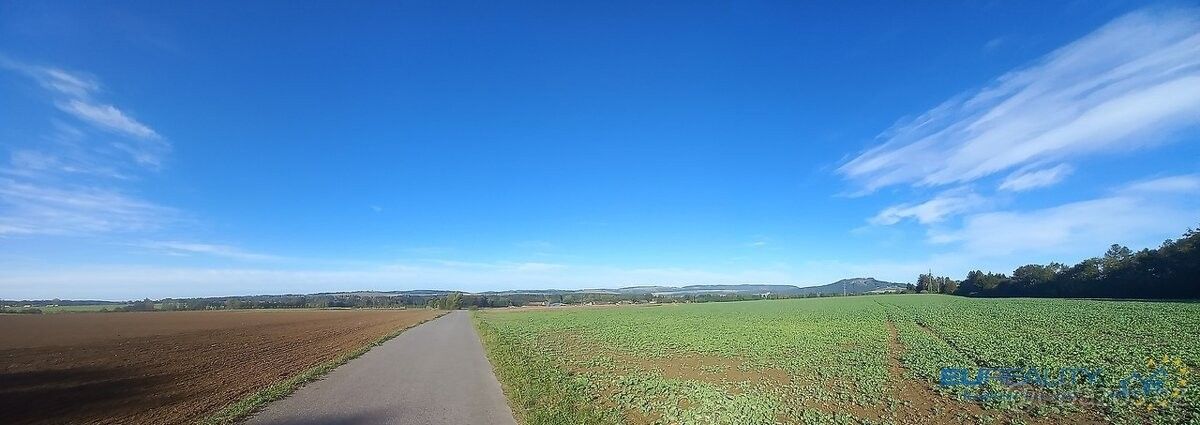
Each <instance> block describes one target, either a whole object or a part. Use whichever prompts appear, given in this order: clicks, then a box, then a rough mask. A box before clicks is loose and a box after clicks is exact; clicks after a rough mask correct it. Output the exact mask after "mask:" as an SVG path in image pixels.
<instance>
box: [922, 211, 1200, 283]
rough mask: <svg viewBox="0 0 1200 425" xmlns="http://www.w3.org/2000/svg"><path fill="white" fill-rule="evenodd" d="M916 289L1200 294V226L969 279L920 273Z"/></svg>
mask: <svg viewBox="0 0 1200 425" xmlns="http://www.w3.org/2000/svg"><path fill="white" fill-rule="evenodd" d="M915 289H916V290H917V291H918V292H933V293H942V294H955V295H965V296H976V297H1060V298H1142V299H1196V298H1200V229H1190V228H1189V229H1188V230H1187V232H1185V233H1184V234H1183V236H1182V237H1180V238H1179V239H1167V240H1166V241H1164V242H1163V243H1162V245H1160V246H1159V247H1157V248H1154V249H1149V248H1147V249H1142V250H1140V251H1137V252H1134V251H1133V250H1130V249H1129V248H1127V247H1124V246H1121V245H1117V244H1113V245H1112V246H1111V247H1109V249H1108V251H1106V252H1105V253H1104V255H1103V256H1100V257H1092V258H1088V259H1085V260H1083V261H1080V262H1079V263H1078V264H1075V265H1073V266H1068V265H1065V264H1062V263H1050V264H1044V265H1043V264H1027V265H1024V266H1021V267H1017V268H1016V269H1015V270H1013V271H1012V273H1011V274H1008V275H1006V274H1004V273H992V272H986V273H985V272H983V271H980V270H974V271H971V272H969V273H967V277H966V279H963V280H961V281H957V280H954V279H951V278H948V277H935V276H933V275H932V274H921V275H920V276H919V277H918V278H917V284H916V287H915Z"/></svg>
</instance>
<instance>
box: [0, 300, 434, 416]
mask: <svg viewBox="0 0 1200 425" xmlns="http://www.w3.org/2000/svg"><path fill="white" fill-rule="evenodd" d="M437 314H438V313H437V312H436V311H433V310H424V309H422V310H407V311H406V310H347V311H340V310H281V311H265V310H244V311H192V312H148V313H77V314H57V315H0V383H3V385H0V412H4V413H3V414H4V420H3V422H4V423H14V424H20V423H137V424H159V423H189V422H193V421H195V420H197V419H199V418H201V417H204V416H205V415H208V414H211V413H212V412H214V411H215V410H217V409H220V408H221V407H223V406H225V405H227V404H229V403H232V402H235V401H237V400H239V399H241V398H243V397H246V396H247V395H249V394H252V393H253V392H255V391H258V390H261V389H263V388H265V387H267V386H269V385H270V384H272V383H275V382H277V381H280V380H282V379H285V378H287V377H289V376H292V375H294V374H297V373H299V372H301V371H304V370H306V369H308V368H310V367H312V366H314V365H317V364H320V363H323V362H326V361H330V360H332V359H334V358H336V357H338V356H340V355H342V354H345V353H348V352H351V351H354V350H355V349H357V348H360V347H362V346H364V345H367V344H369V343H371V342H372V341H374V340H376V339H378V338H380V337H382V336H384V335H387V334H389V333H391V332H394V331H396V330H399V329H403V328H407V327H411V326H413V325H415V324H418V323H421V322H422V321H425V320H428V319H430V318H433V317H434V316H436V315H437Z"/></svg>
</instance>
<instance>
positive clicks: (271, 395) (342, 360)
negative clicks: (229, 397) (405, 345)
mask: <svg viewBox="0 0 1200 425" xmlns="http://www.w3.org/2000/svg"><path fill="white" fill-rule="evenodd" d="M446 313H448V312H445V313H442V314H439V315H437V316H435V317H433V318H431V319H428V320H422V321H420V322H417V323H416V324H414V325H412V326H409V327H406V328H403V329H399V330H397V331H395V332H392V333H389V334H387V335H384V336H382V337H379V339H376V340H375V341H372V342H371V343H370V344H367V345H364V346H362V347H359V348H358V349H355V350H354V351H351V352H349V353H346V354H343V355H341V356H338V357H337V358H334V359H333V360H330V361H327V362H325V363H321V364H318V365H316V366H313V367H311V368H309V369H307V370H305V371H303V372H300V374H298V375H295V376H292V377H290V378H288V379H285V380H282V381H279V382H276V383H275V384H272V385H271V386H269V387H267V388H265V389H262V390H260V391H258V392H256V393H254V394H251V395H250V396H249V397H246V398H243V399H241V400H239V401H237V402H236V403H233V404H230V405H228V406H225V407H224V408H222V409H221V410H218V411H217V412H216V413H213V414H212V415H210V416H208V417H206V418H204V419H201V420H200V421H198V422H197V423H198V424H200V425H225V424H235V423H238V422H239V421H241V420H242V419H245V418H247V417H249V416H250V414H252V413H254V412H255V411H257V410H258V409H260V408H262V407H263V406H266V405H267V403H270V402H272V401H275V400H279V399H282V398H284V397H287V396H288V395H289V394H291V393H293V392H295V391H296V390H298V389H300V387H302V386H304V384H306V383H309V382H312V381H315V380H317V379H320V378H321V377H323V376H325V375H326V374H328V373H329V372H330V371H332V370H334V369H336V368H337V367H338V366H341V365H343V364H346V362H349V361H351V360H354V359H355V358H358V357H359V356H361V355H363V354H366V353H367V351H370V350H371V349H372V348H375V347H377V346H379V345H381V344H383V343H385V342H387V341H388V340H390V339H392V338H395V337H397V336H399V335H400V334H402V333H404V331H407V330H409V329H412V328H415V327H417V326H419V325H421V324H423V323H426V322H429V321H432V320H434V319H437V318H439V317H442V316H444V315H446Z"/></svg>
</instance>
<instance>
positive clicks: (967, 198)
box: [867, 188, 987, 226]
mask: <svg viewBox="0 0 1200 425" xmlns="http://www.w3.org/2000/svg"><path fill="white" fill-rule="evenodd" d="M985 204H987V200H986V199H984V198H983V197H982V196H979V195H977V194H975V193H974V192H972V191H971V190H970V189H968V188H956V189H951V190H947V191H944V192H942V193H939V194H937V195H936V196H934V197H933V199H930V200H928V201H925V202H921V203H918V204H899V205H893V206H890V207H887V208H885V209H884V210H883V211H880V212H879V213H878V214H876V215H875V216H874V217H871V219H870V220H867V221H868V222H869V223H871V224H873V225H877V226H887V225H892V224H896V223H899V222H900V221H902V220H904V219H908V218H911V219H915V220H917V222H919V223H921V224H931V223H937V222H940V221H942V220H945V219H946V218H948V217H951V216H955V215H959V214H963V213H966V212H968V211H972V210H976V209H978V208H980V207H982V206H984V205H985Z"/></svg>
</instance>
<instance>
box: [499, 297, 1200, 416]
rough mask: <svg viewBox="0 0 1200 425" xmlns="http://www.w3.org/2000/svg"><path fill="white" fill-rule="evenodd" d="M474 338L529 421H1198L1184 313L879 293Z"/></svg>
mask: <svg viewBox="0 0 1200 425" xmlns="http://www.w3.org/2000/svg"><path fill="white" fill-rule="evenodd" d="M476 324H477V326H478V328H479V330H480V334H481V335H482V337H483V340H484V343H485V345H486V346H487V350H488V356H489V358H490V359H491V361H492V363H493V365H494V366H495V368H496V372H497V376H498V377H499V378H500V380H501V382H502V383H503V384H504V387H505V392H506V394H507V395H508V397H509V400H510V402H511V404H512V406H513V409H514V411H515V412H516V414H517V416H518V418H519V419H520V420H521V421H522V422H524V423H528V424H543V423H560V424H574V423H635V424H642V423H661V424H709V423H720V424H775V423H881V424H886V423H930V422H934V421H937V422H950V423H985V424H986V423H995V424H1005V423H1031V424H1032V423H1063V422H1071V423H1105V422H1108V423H1114V422H1115V423H1147V422H1151V423H1187V422H1193V423H1194V422H1198V421H1200V412H1198V410H1200V391H1197V390H1194V389H1192V390H1189V384H1188V382H1187V379H1188V377H1189V376H1190V375H1191V373H1192V372H1191V370H1192V368H1195V367H1196V366H1197V365H1200V304H1193V303H1165V302H1163V303H1160V302H1132V301H1090V300H1046V299H1036V300H1035V299H971V298H961V297H951V296H941V295H884V296H862V297H839V298H823V299H797V300H764V301H747V302H732V303H705V304H674V305H642V306H627V307H596V308H561V309H545V310H533V311H480V312H478V313H476ZM945 368H950V369H945ZM980 368H990V369H989V370H985V371H984V373H982V374H981V373H980V372H979V371H980ZM944 369H945V370H944ZM947 370H948V371H949V372H947ZM963 370H966V371H969V372H967V373H965V374H963V375H956V374H955V373H956V371H963ZM947 373H949V375H947ZM977 378H981V379H977ZM1192 386H1193V387H1194V386H1195V385H1192Z"/></svg>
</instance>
